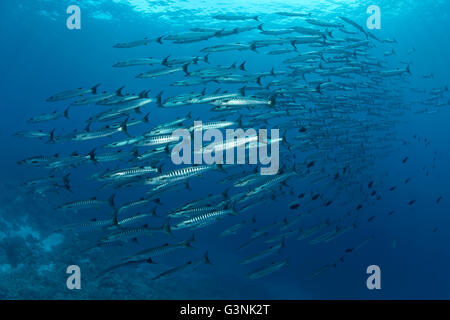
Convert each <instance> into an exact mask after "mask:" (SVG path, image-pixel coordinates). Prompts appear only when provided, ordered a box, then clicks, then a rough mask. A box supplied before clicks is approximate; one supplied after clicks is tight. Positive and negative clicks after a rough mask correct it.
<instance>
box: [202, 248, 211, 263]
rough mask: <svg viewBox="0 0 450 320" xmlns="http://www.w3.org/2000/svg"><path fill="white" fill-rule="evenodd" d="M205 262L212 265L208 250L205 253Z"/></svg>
mask: <svg viewBox="0 0 450 320" xmlns="http://www.w3.org/2000/svg"><path fill="white" fill-rule="evenodd" d="M203 262H204V263H205V264H209V265H212V263H211V260H209V256H208V251H206V252H205V254H204V255H203Z"/></svg>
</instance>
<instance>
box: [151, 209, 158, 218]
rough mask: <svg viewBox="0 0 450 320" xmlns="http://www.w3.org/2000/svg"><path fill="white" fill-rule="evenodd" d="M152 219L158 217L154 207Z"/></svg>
mask: <svg viewBox="0 0 450 320" xmlns="http://www.w3.org/2000/svg"><path fill="white" fill-rule="evenodd" d="M152 217H159V216H158V215H157V214H156V207H154V208H153V209H152Z"/></svg>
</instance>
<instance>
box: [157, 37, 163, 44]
mask: <svg viewBox="0 0 450 320" xmlns="http://www.w3.org/2000/svg"><path fill="white" fill-rule="evenodd" d="M162 38H163V36H161V37H158V38H156V42H158V43H159V44H162Z"/></svg>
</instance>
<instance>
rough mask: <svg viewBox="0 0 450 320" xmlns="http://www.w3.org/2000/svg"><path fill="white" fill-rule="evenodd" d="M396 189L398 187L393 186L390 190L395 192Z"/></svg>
mask: <svg viewBox="0 0 450 320" xmlns="http://www.w3.org/2000/svg"><path fill="white" fill-rule="evenodd" d="M395 189H397V187H396V186H393V187H390V188H389V191H394V190H395Z"/></svg>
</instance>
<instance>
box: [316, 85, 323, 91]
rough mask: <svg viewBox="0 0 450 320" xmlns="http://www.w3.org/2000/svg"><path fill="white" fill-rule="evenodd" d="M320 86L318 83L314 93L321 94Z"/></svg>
mask: <svg viewBox="0 0 450 320" xmlns="http://www.w3.org/2000/svg"><path fill="white" fill-rule="evenodd" d="M321 85H322V83H319V84H318V85H317V86H316V92H318V93H320V94H322V90H321V88H320V86H321Z"/></svg>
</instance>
